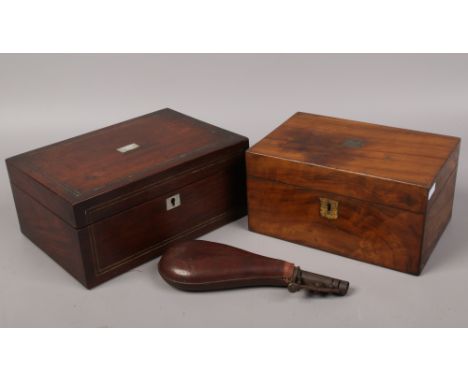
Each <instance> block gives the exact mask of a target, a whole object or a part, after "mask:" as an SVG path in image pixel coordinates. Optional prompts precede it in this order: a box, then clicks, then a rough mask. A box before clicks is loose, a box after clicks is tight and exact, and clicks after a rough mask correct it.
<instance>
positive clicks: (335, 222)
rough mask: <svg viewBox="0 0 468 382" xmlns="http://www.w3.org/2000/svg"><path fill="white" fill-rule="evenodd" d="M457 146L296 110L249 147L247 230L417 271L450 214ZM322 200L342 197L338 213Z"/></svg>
mask: <svg viewBox="0 0 468 382" xmlns="http://www.w3.org/2000/svg"><path fill="white" fill-rule="evenodd" d="M459 146H460V139H459V138H456V137H449V136H444V135H438V134H429V133H424V132H417V131H412V130H405V129H399V128H393V127H388V126H381V125H375V124H369V123H365V122H356V121H349V120H344V119H338V118H332V117H325V116H318V115H313V114H307V113H296V114H295V115H294V116H292V117H291V118H290V119H288V120H287V121H286V122H285V123H284V124H282V125H281V126H280V127H278V128H277V129H275V130H274V131H273V132H272V133H270V134H269V135H267V136H266V137H265V138H264V139H262V140H261V141H260V142H259V143H257V144H256V145H254V146H253V147H252V148H250V149H249V150H248V152H247V154H246V157H247V174H248V180H247V189H248V209H249V228H250V229H251V230H253V231H256V232H259V233H264V234H267V235H271V236H275V237H279V238H282V239H285V240H290V241H293V242H297V243H300V244H304V245H308V246H312V247H316V248H319V249H322V250H325V251H329V252H332V253H337V254H340V255H343V256H347V257H351V258H354V259H357V260H362V261H366V262H369V263H372V264H376V265H381V266H384V267H387V268H391V269H395V270H398V271H403V272H407V273H412V274H419V273H420V272H421V270H422V268H423V266H424V264H425V263H426V261H427V259H428V258H429V256H430V253H431V252H432V250H433V249H434V247H435V245H436V243H437V240H438V238H439V237H440V235H441V234H442V232H443V230H444V229H445V227H446V225H447V224H448V221H449V219H450V215H451V211H452V204H453V194H454V185H455V179H456V169H457V163H458V154H459ZM431 189H432V191H431ZM320 198H328V199H330V200H333V201H337V202H338V217H337V218H336V219H327V218H326V217H324V216H322V215H323V214H322V215H320Z"/></svg>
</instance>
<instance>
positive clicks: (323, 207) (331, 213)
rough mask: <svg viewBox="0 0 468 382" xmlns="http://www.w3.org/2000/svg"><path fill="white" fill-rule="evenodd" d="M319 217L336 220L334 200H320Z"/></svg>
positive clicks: (336, 213)
mask: <svg viewBox="0 0 468 382" xmlns="http://www.w3.org/2000/svg"><path fill="white" fill-rule="evenodd" d="M320 216H322V217H324V218H327V219H331V220H333V219H338V202H337V201H336V200H332V199H327V198H320Z"/></svg>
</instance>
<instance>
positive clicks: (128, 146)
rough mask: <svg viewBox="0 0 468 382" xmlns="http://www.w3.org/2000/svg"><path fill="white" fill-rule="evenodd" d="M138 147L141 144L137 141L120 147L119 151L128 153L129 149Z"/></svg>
mask: <svg viewBox="0 0 468 382" xmlns="http://www.w3.org/2000/svg"><path fill="white" fill-rule="evenodd" d="M138 147H140V146H139V145H137V144H136V143H130V144H128V145H125V146H122V147H119V148H118V149H117V151H118V152H120V153H122V154H123V153H126V152H127V151H130V150H135V149H137V148H138Z"/></svg>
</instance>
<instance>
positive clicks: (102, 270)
mask: <svg viewBox="0 0 468 382" xmlns="http://www.w3.org/2000/svg"><path fill="white" fill-rule="evenodd" d="M234 213H235V211H234V210H233V209H231V210H229V211H226V212H223V213H222V214H219V215H216V216H214V217H212V218H210V219H208V220H205V221H204V222H202V223H199V224H197V225H195V226H192V227H190V228H188V229H186V230H184V231H182V232H179V233H178V234H176V235H173V236H170V237H168V238H167V239H164V240H162V241H159V242H157V243H155V244H154V245H152V246H149V247H147V248H145V249H143V250H141V251H138V252H135V253H133V254H130V255H129V256H127V257H125V258H124V259H122V260H120V261H117V262H115V263H112V264H110V265H108V266H105V267H101V264H100V262H99V256H98V250H97V247H96V236H95V232H94V226H93V225H91V226H90V227H89V235H90V241H91V257H92V259H93V267H94V273H95V275H96V276H100V275H103V274H105V273H108V272H110V271H112V270H114V269H116V268H118V267H121V266H123V265H125V264H127V263H130V262H132V261H134V260H136V259H139V258H141V257H143V256H145V255H147V254H148V253H150V252H153V251H156V250H157V249H159V248H162V247H164V246H166V245H167V244H170V243H172V242H173V241H175V240H178V239H180V238H183V237H184V236H187V235H189V234H191V233H193V232H195V231H197V230H199V229H202V228H204V227H206V226H209V225H210V224H213V223H216V222H218V221H220V220H222V219H224V218H226V217H228V216H230V215H234Z"/></svg>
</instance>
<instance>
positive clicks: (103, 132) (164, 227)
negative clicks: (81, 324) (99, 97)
mask: <svg viewBox="0 0 468 382" xmlns="http://www.w3.org/2000/svg"><path fill="white" fill-rule="evenodd" d="M248 144H249V143H248V139H247V138H245V137H243V136H240V135H237V134H234V133H231V132H228V131H226V130H223V129H220V128H218V127H215V126H213V125H210V124H207V123H204V122H201V121H198V120H196V119H193V118H190V117H188V116H186V115H183V114H180V113H178V112H176V111H173V110H170V109H164V110H160V111H157V112H155V113H152V114H148V115H144V116H142V117H139V118H135V119H131V120H129V121H126V122H122V123H119V124H116V125H113V126H110V127H106V128H103V129H100V130H96V131H93V132H90V133H88V134H84V135H81V136H78V137H75V138H72V139H69V140H66V141H63V142H59V143H56V144H53V145H50V146H46V147H43V148H40V149H37V150H33V151H30V152H27V153H24V154H21V155H18V156H15V157H12V158H9V159H7V160H6V162H7V167H8V172H9V175H10V181H11V185H12V189H13V195H14V199H15V203H16V209H17V212H18V218H19V223H20V227H21V231H22V232H23V233H24V234H25V235H26V236H27V237H28V238H29V239H31V240H32V241H33V242H34V243H35V244H36V245H37V246H38V247H40V248H41V249H42V250H44V251H45V252H46V253H47V254H48V255H49V256H50V257H52V258H53V259H54V260H55V261H56V262H57V263H59V264H60V265H61V266H62V267H63V268H65V269H66V270H67V271H68V272H69V273H70V274H72V275H73V276H74V277H75V278H76V279H78V280H79V281H80V282H81V283H83V285H85V286H86V287H88V288H91V287H93V286H95V285H98V284H100V283H102V282H103V281H106V280H108V279H110V278H112V277H114V276H117V275H119V274H121V273H123V272H125V271H127V270H129V269H131V268H133V267H135V266H137V265H139V264H141V263H143V262H145V261H147V260H150V259H153V258H154V257H156V256H158V255H159V254H161V252H162V251H163V250H164V248H165V247H166V246H168V245H169V244H171V243H174V242H176V241H179V240H183V239H188V238H194V237H197V236H199V235H202V234H204V233H207V232H208V231H210V230H213V229H215V228H217V227H219V226H221V225H223V224H225V223H228V222H230V221H232V220H235V219H237V218H240V217H242V216H244V215H245V214H246V200H245V199H246V198H245V150H246V149H247V148H248Z"/></svg>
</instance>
